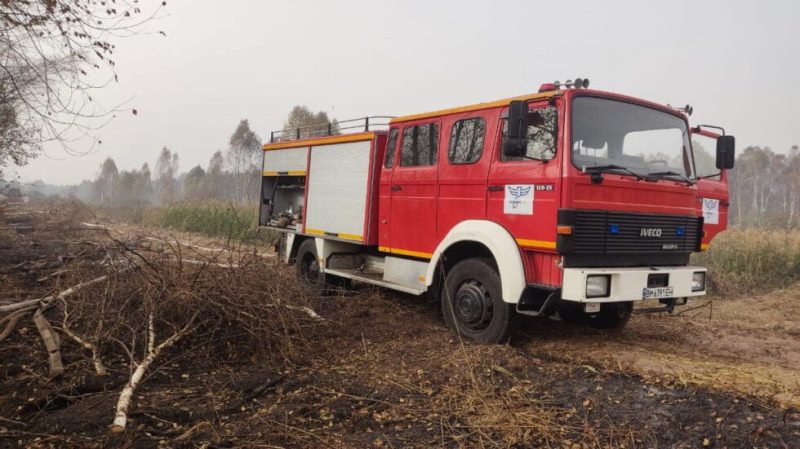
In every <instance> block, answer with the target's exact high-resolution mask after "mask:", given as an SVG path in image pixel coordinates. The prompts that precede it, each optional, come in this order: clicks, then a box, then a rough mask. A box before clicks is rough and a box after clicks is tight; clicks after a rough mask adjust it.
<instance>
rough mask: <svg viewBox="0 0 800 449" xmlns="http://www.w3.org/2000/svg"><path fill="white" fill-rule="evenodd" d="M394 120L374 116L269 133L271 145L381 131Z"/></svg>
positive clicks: (389, 117) (387, 116)
mask: <svg viewBox="0 0 800 449" xmlns="http://www.w3.org/2000/svg"><path fill="white" fill-rule="evenodd" d="M393 118H394V117H392V116H389V115H373V116H369V117H362V118H354V119H351V120H342V121H334V122H328V123H322V124H319V125H307V126H301V127H299V128H289V129H281V130H276V131H272V132H270V133H269V143H275V142H286V141H289V140H300V139H311V138H317V137H327V136H336V135H339V134H349V133H356V132H367V131H381V130H385V129H387V128H388V127H389V121H390V120H391V119H393ZM342 125H345V126H342ZM342 131H346V132H342Z"/></svg>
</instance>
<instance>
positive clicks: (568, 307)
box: [558, 304, 587, 324]
mask: <svg viewBox="0 0 800 449" xmlns="http://www.w3.org/2000/svg"><path fill="white" fill-rule="evenodd" d="M558 317H559V318H561V321H563V322H565V323H567V324H585V323H586V318H587V315H586V313H585V312H584V311H583V309H582V308H581V306H580V305H579V304H565V305H563V306H561V308H560V309H558Z"/></svg>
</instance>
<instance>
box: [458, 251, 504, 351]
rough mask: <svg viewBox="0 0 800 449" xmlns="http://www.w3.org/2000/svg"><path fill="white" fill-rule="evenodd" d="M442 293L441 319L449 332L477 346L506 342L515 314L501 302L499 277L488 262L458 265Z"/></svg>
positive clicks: (470, 261) (463, 261)
mask: <svg viewBox="0 0 800 449" xmlns="http://www.w3.org/2000/svg"><path fill="white" fill-rule="evenodd" d="M442 293H443V294H442V315H443V316H444V322H445V324H446V325H447V327H448V328H449V329H450V330H451V331H453V332H456V333H458V334H460V335H462V336H464V337H467V338H470V339H473V340H475V341H478V342H481V343H500V342H504V341H507V340H508V338H509V336H510V335H511V332H512V330H513V328H514V324H515V321H516V320H515V315H516V314H515V312H514V309H513V304H506V303H505V302H503V298H502V288H501V283H500V275H499V274H498V273H497V268H495V266H494V264H492V262H491V261H490V260H488V259H483V258H475V259H467V260H462V261H461V262H458V263H457V264H456V265H455V266H454V267H453V268H452V269H451V270H450V272H449V273H447V278H446V279H445V282H444V289H443V292H442Z"/></svg>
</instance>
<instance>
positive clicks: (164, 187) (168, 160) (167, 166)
mask: <svg viewBox="0 0 800 449" xmlns="http://www.w3.org/2000/svg"><path fill="white" fill-rule="evenodd" d="M177 173H178V153H172V152H171V151H169V148H167V147H164V148H162V149H161V154H159V156H158V161H156V183H157V186H158V194H159V200H160V201H161V204H171V203H173V202H175V201H176V200H177V199H178V188H177V187H178V186H177V184H176V182H175V175H176V174H177Z"/></svg>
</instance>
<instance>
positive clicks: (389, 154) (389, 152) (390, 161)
mask: <svg viewBox="0 0 800 449" xmlns="http://www.w3.org/2000/svg"><path fill="white" fill-rule="evenodd" d="M399 132H400V131H399V130H398V129H397V128H392V130H391V131H390V132H389V139H388V140H386V157H384V159H383V166H384V167H386V168H392V167H394V153H395V150H396V146H397V134H398V133H399Z"/></svg>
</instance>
